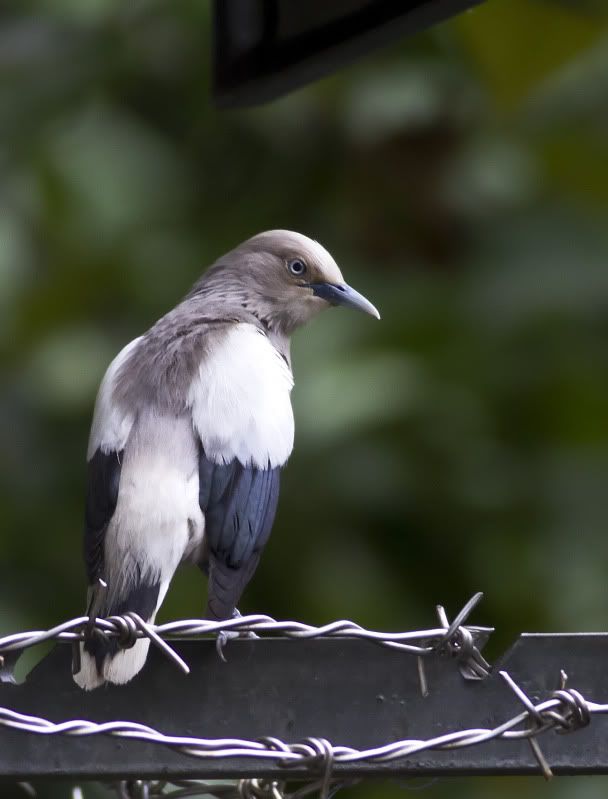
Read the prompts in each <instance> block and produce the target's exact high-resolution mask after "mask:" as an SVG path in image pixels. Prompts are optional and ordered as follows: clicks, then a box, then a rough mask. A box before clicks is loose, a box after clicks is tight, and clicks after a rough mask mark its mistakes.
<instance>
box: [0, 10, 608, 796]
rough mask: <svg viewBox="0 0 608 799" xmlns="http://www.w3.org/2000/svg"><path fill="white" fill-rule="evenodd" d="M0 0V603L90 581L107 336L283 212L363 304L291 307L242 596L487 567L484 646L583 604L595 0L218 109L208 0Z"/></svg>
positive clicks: (595, 257)
mask: <svg viewBox="0 0 608 799" xmlns="http://www.w3.org/2000/svg"><path fill="white" fill-rule="evenodd" d="M0 23H1V24H0V129H1V137H0V175H1V178H0V353H1V358H2V376H1V385H2V391H1V392H0V438H1V442H2V445H1V452H2V456H1V459H0V530H1V536H0V634H6V633H8V632H14V631H16V630H19V629H27V628H32V627H33V628H42V627H46V626H47V625H52V624H54V623H57V622H59V621H62V620H64V619H66V618H68V617H73V616H75V615H79V614H80V613H81V612H82V611H83V610H84V595H85V579H84V573H83V565H82V561H81V519H82V515H83V492H84V476H85V469H84V455H85V449H86V442H87V434H88V426H89V423H90V419H91V412H92V406H93V401H94V397H95V392H96V389H97V386H98V383H99V380H100V378H101V376H102V374H103V372H104V370H105V368H106V366H107V364H108V363H109V361H110V360H111V358H112V357H113V355H114V354H115V353H116V352H117V351H118V350H119V349H120V348H121V347H122V346H123V345H124V344H125V343H126V342H127V341H129V340H130V339H132V338H133V337H135V336H136V335H138V334H140V333H141V332H142V331H144V330H145V329H146V328H147V327H148V326H150V324H151V323H153V322H154V321H155V320H156V319H157V318H158V317H159V316H161V315H162V314H163V313H164V312H165V311H166V310H168V309H169V308H170V307H171V306H172V305H173V304H175V302H176V301H177V300H178V299H179V298H180V297H181V296H182V295H183V294H184V293H185V292H186V290H187V289H188V287H189V286H190V284H191V283H192V282H193V281H194V280H195V279H196V278H197V276H198V275H199V273H200V272H201V270H202V269H203V268H204V267H205V266H206V265H208V264H209V263H210V262H212V261H213V260H214V259H215V258H216V257H218V256H219V255H220V254H222V253H223V252H224V251H226V250H227V249H229V248H231V247H232V246H234V245H235V244H236V243H237V242H239V241H241V240H242V239H244V238H246V237H248V236H250V235H252V234H254V233H256V232H258V231H260V230H263V229H266V228H277V227H285V228H294V229H296V230H299V231H301V232H303V233H306V234H309V235H311V236H313V237H315V238H318V239H319V240H320V241H321V242H322V243H323V244H325V245H326V246H327V247H328V249H330V250H331V252H332V253H333V254H334V255H335V257H336V260H337V261H338V263H339V264H340V265H341V266H342V268H343V271H344V273H345V276H346V278H347V279H348V281H349V282H350V283H352V284H353V285H355V286H356V287H357V288H358V289H359V290H361V291H362V292H363V293H365V294H366V295H367V296H368V297H369V298H370V299H371V300H372V301H373V302H374V303H375V304H376V305H377V306H378V307H379V308H380V310H381V313H382V317H383V318H382V322H381V323H376V322H374V321H373V320H371V319H368V318H366V317H363V316H361V315H356V314H351V313H347V312H345V311H338V310H335V311H333V312H331V313H327V314H325V315H324V316H322V317H321V318H320V319H319V320H318V321H317V322H316V323H315V324H313V325H311V326H310V327H308V328H307V329H305V330H303V331H302V332H300V333H299V335H297V337H296V340H295V342H294V353H293V361H294V370H295V377H296V388H295V390H294V394H293V399H294V405H295V415H296V431H297V432H296V447H295V452H294V455H293V457H292V459H291V460H290V463H289V466H288V468H287V469H286V470H285V472H284V477H283V482H282V495H281V502H280V508H279V513H278V517H277V522H276V524H275V528H274V533H273V536H272V538H271V541H270V544H269V546H268V548H267V550H266V553H265V556H264V558H263V560H262V563H261V566H260V568H259V570H258V572H257V575H256V577H255V579H254V582H253V583H252V585H251V587H250V588H249V589H248V591H247V593H246V595H245V598H244V601H243V602H242V604H241V610H242V611H244V612H265V613H269V614H271V615H273V616H276V617H279V618H287V617H295V618H298V619H301V620H304V621H308V622H311V623H321V622H326V621H329V620H332V619H335V618H342V617H347V618H353V619H354V620H356V621H358V622H360V623H362V624H364V625H369V626H372V627H375V628H379V629H395V628H399V629H406V628H416V627H420V626H432V625H433V624H434V623H435V614H434V606H435V604H436V603H438V602H441V603H442V604H444V605H445V606H446V607H447V609H448V612H449V613H450V614H452V615H453V614H454V613H455V612H456V611H457V610H459V609H460V607H461V606H462V605H463V604H464V602H465V601H466V600H467V599H468V598H469V597H470V596H471V595H472V594H473V593H474V592H475V591H478V590H482V591H484V592H485V600H484V602H483V604H482V605H481V607H480V608H478V610H477V611H476V612H475V614H474V618H473V619H472V621H473V622H474V623H479V624H491V625H495V626H496V627H497V632H496V634H495V636H494V637H493V640H492V641H491V643H490V645H489V649H488V652H489V654H490V656H491V657H496V656H497V655H499V654H500V653H501V652H502V651H504V649H505V648H506V647H508V645H509V643H510V642H511V641H512V640H513V638H514V636H515V635H516V634H517V633H518V632H519V631H521V630H529V631H530V630H535V631H536V630H538V631H546V632H549V631H557V630H581V631H585V630H596V629H597V630H603V629H606V628H607V627H608V623H607V622H608V588H607V585H606V572H607V569H608V535H606V516H607V511H608V491H607V488H606V483H607V478H608V412H607V397H608V346H607V339H608V225H607V215H608V7H607V6H606V4H605V2H603V0H597V2H593V0H578V1H577V2H574V0H573V1H572V2H567V0H552V1H551V0H488V2H486V3H485V4H482V5H481V6H480V7H478V8H476V9H475V10H473V11H471V12H469V13H466V14H463V15H461V16H459V17H457V18H456V19H454V20H452V21H450V22H447V23H444V24H442V25H440V26H438V27H436V28H434V29H433V30H431V31H429V32H426V33H423V34H420V35H417V36H415V37H412V38H410V39H407V40H404V41H403V42H402V43H400V44H399V45H398V46H394V47H391V48H388V49H385V50H383V51H381V52H377V53H376V54H374V55H372V56H370V57H368V58H366V59H365V60H363V61H361V62H359V63H358V64H357V65H356V66H354V67H351V68H348V69H345V70H343V71H342V72H340V73H339V74H338V75H336V76H335V77H331V78H329V79H326V80H323V81H321V82H320V83H318V84H316V85H315V86H313V87H311V88H307V89H304V90H301V91H298V92H296V93H295V94H293V95H291V96H289V97H287V98H286V99H283V100H280V101H277V102H274V103H272V104H269V105H267V106H265V107H261V108H258V109H254V110H248V111H239V112H235V111H232V112H218V111H216V110H215V109H214V108H213V107H212V105H211V102H210V99H209V79H210V75H209V60H210V53H209V42H210V37H209V34H210V10H209V7H208V5H207V3H206V2H205V1H204V0H180V2H174V3H171V2H169V1H168V0H167V1H165V2H160V0H146V2H139V1H138V2H129V3H124V2H122V0H46V1H45V0H37V1H36V2H34V1H33V0H32V1H31V2H28V0H14V1H13V2H11V1H10V0H5V2H4V3H3V4H2V10H1V11H0ZM204 590H205V589H204V581H202V580H201V578H200V576H199V574H198V573H197V572H196V570H194V569H190V570H188V569H187V570H185V571H184V572H183V573H182V574H181V576H180V577H179V579H178V580H177V581H176V582H175V583H174V587H173V589H172V590H171V592H170V594H169V597H168V600H167V601H166V603H165V606H164V608H163V610H162V615H161V617H160V618H161V619H168V618H174V617H180V616H181V617H184V616H186V617H192V616H196V615H199V614H201V613H202V610H203V607H204ZM408 786H409V788H412V787H420V786H419V785H417V784H416V783H408ZM607 788H608V780H607V779H604V778H593V779H582V778H576V779H568V780H565V779H562V780H555V781H553V782H552V783H551V784H550V785H548V786H545V785H544V784H542V783H541V782H540V777H539V778H538V779H504V778H503V779H461V780H454V779H451V780H437V781H435V782H434V783H432V784H431V785H430V786H428V787H426V790H425V792H424V793H425V795H426V796H428V797H435V796H437V797H447V796H450V797H451V796H454V797H465V796H466V797H474V798H475V799H476V798H477V797H480V798H481V797H483V796H485V795H486V794H487V793H488V792H491V793H492V795H493V796H498V797H500V796H504V797H508V796H511V795H513V794H514V793H515V792H516V791H517V792H518V793H519V794H520V795H521V796H525V797H527V796H529V797H532V796H533V795H535V793H536V792H537V791H539V790H542V791H543V793H544V794H545V795H547V796H550V797H569V796H574V795H576V796H577V797H588V798H589V799H592V798H593V797H595V796H598V797H599V796H603V795H604V794H605V792H606V789H607ZM407 790H408V787H406V786H404V785H394V784H390V783H388V784H380V783H373V782H370V783H367V784H365V785H363V786H361V787H360V788H358V789H356V790H353V791H351V792H350V794H349V795H351V796H357V797H361V799H363V798H364V797H369V799H371V798H372V797H378V799H392V797H396V796H397V795H399V794H401V793H403V792H404V791H407ZM39 792H40V796H42V797H45V796H49V797H51V796H60V795H61V796H63V795H66V789H65V786H56V787H52V786H39ZM85 795H86V796H87V797H88V796H104V795H105V794H104V793H103V792H102V791H101V789H99V790H97V791H96V790H91V789H87V792H86V794H85Z"/></svg>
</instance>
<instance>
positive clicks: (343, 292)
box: [199, 230, 380, 335]
mask: <svg viewBox="0 0 608 799" xmlns="http://www.w3.org/2000/svg"><path fill="white" fill-rule="evenodd" d="M199 287H200V288H201V289H203V291H204V293H211V292H212V293H213V294H214V295H215V296H216V297H217V298H218V299H219V298H221V299H222V300H224V301H225V302H226V303H235V302H236V303H238V304H239V305H240V306H241V307H243V308H245V309H246V310H247V311H249V312H251V313H253V314H255V315H256V316H257V317H258V318H259V319H261V320H262V321H263V322H264V324H266V325H268V327H270V328H272V329H274V330H276V331H277V332H281V333H283V334H285V335H290V334H291V333H292V332H293V331H294V330H295V329H296V328H297V327H300V326H301V325H303V324H305V323H306V322H308V321H309V320H310V319H311V318H312V317H313V316H315V315H316V314H317V313H319V311H322V310H323V309H324V308H328V307H329V306H331V305H343V306H345V307H349V308H354V309H356V310H359V311H363V312H364V313H368V314H370V315H371V316H375V317H376V319H379V318H380V314H379V313H378V311H377V310H376V308H375V307H374V306H373V305H372V304H371V302H369V300H367V299H366V298H365V297H364V296H363V295H362V294H359V292H358V291H355V289H352V288H351V287H350V286H348V285H347V284H346V283H345V282H344V278H343V277H342V273H341V272H340V269H339V268H338V265H337V264H336V262H335V261H334V259H333V258H332V256H331V255H330V254H329V253H328V252H327V250H326V249H325V248H324V247H322V246H321V245H320V244H318V243H317V242H316V241H313V239H309V238H308V237H307V236H303V235H302V234H300V233H294V232H293V231H290V230H269V231H266V232H265V233H259V234H258V235H257V236H253V237H252V238H250V239H247V241H245V242H243V243H242V244H240V245H239V246H238V247H237V248H236V249H234V250H232V251H231V252H229V253H227V254H226V255H224V256H223V257H222V258H220V259H219V260H218V261H217V262H216V263H215V264H214V265H213V266H212V267H211V269H210V270H209V271H208V272H207V273H206V274H205V275H204V276H203V278H202V280H201V281H200V283H199Z"/></svg>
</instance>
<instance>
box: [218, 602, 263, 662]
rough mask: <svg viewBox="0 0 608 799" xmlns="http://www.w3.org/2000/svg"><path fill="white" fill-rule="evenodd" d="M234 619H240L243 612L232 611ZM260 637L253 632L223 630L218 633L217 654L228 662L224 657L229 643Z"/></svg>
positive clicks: (236, 609)
mask: <svg viewBox="0 0 608 799" xmlns="http://www.w3.org/2000/svg"><path fill="white" fill-rule="evenodd" d="M232 618H233V619H240V618H241V612H240V611H239V609H238V608H235V609H234V610H233V611H232ZM259 637H260V636H259V635H256V634H255V633H254V632H253V631H252V630H248V631H247V632H239V631H238V630H222V631H221V632H220V633H218V636H217V640H216V643H215V646H216V649H217V653H218V655H219V656H220V657H221V659H222V660H223V661H224V663H225V662H226V657H225V655H224V648H225V646H226V644H227V643H228V641H234V639H235V638H259Z"/></svg>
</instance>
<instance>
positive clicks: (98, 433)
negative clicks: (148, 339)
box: [87, 336, 142, 460]
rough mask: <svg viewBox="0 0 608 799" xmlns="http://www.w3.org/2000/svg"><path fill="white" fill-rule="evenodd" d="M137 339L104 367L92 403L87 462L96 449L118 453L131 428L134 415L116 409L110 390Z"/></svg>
mask: <svg viewBox="0 0 608 799" xmlns="http://www.w3.org/2000/svg"><path fill="white" fill-rule="evenodd" d="M141 338H142V337H141V336H139V337H138V338H136V339H133V341H131V342H130V343H129V344H127V346H126V347H123V349H122V350H121V351H120V352H119V353H118V355H117V356H116V358H114V360H113V361H112V363H111V364H110V365H109V366H108V369H107V371H106V373H105V375H104V377H103V380H102V381H101V385H100V386H99V391H98V392H97V399H96V400H95V411H94V412H93V423H92V424H91V433H90V435H89V446H88V449H87V460H90V459H91V458H92V457H93V455H94V454H95V452H96V450H98V449H101V451H102V452H105V453H107V452H119V451H120V450H122V449H124V446H125V444H126V443H127V438H128V436H129V432H130V431H131V427H132V426H133V420H134V416H133V414H132V413H127V412H125V411H124V410H123V409H121V408H118V407H117V406H116V404H115V403H114V402H113V400H112V392H113V390H114V380H115V378H116V373H117V372H118V370H119V369H120V367H121V366H122V364H123V363H124V362H125V360H126V359H127V358H128V356H129V355H130V353H131V352H132V351H133V349H134V348H135V346H136V345H137V344H138V343H139V342H140V341H141Z"/></svg>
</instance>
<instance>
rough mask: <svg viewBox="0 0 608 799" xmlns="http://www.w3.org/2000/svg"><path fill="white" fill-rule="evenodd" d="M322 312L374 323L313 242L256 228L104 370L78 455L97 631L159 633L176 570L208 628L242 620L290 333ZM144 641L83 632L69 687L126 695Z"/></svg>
mask: <svg viewBox="0 0 608 799" xmlns="http://www.w3.org/2000/svg"><path fill="white" fill-rule="evenodd" d="M330 306H345V307H349V308H353V309H357V310H359V311H363V312H365V313H367V314H370V315H371V316H373V317H376V318H378V319H379V318H380V314H379V313H378V311H377V310H376V308H375V307H374V306H373V305H372V304H371V302H369V300H367V299H366V298H365V297H364V296H363V295H362V294H360V293H359V292H357V291H355V290H354V289H353V288H351V287H350V286H348V285H347V284H346V283H345V282H344V278H343V276H342V273H341V271H340V269H339V268H338V265H337V264H336V262H335V260H334V258H333V257H332V256H331V255H330V253H329V252H328V251H327V250H326V249H325V248H324V247H323V246H322V245H321V244H319V243H318V242H316V241H315V240H313V239H311V238H308V237H307V236H305V235H303V234H300V233H296V232H293V231H289V230H270V231H266V232H263V233H259V234H257V235H255V236H253V237H251V238H249V239H247V240H246V241H244V242H243V243H242V244H240V245H238V246H237V247H236V248H235V249H233V250H231V251H230V252H228V253H226V254H225V255H223V256H221V257H220V258H219V259H218V260H217V261H215V263H213V264H212V265H211V266H210V267H209V268H208V269H207V270H206V271H205V272H204V273H203V275H202V277H200V278H199V279H198V281H197V282H195V283H194V285H193V286H192V288H191V289H190V291H189V292H188V293H187V294H186V295H185V297H184V298H183V299H182V300H181V302H179V303H178V304H177V305H176V306H175V307H174V308H173V309H172V310H170V311H169V312H168V313H167V314H166V315H164V316H163V317H162V318H161V319H159V320H158V321H157V322H156V323H155V324H154V325H153V326H152V327H150V328H149V330H148V331H147V332H145V333H144V334H143V335H141V336H139V337H138V338H136V339H134V340H133V341H131V342H130V343H129V344H127V345H126V346H125V347H124V348H123V349H122V350H121V351H120V352H119V353H118V355H117V356H116V357H115V358H114V360H113V361H112V362H111V363H110V365H109V367H108V369H107V371H106V373H105V375H104V377H103V379H102V381H101V384H100V387H99V391H98V394H97V398H96V402H95V409H94V412H93V420H92V424H91V430H90V436H89V444H88V450H87V479H86V502H85V523H84V560H85V565H86V574H87V580H88V593H87V603H88V604H87V615H88V616H89V618H90V619H91V620H93V619H95V618H96V617H103V618H106V617H109V616H119V615H123V614H126V613H129V612H132V613H136V614H138V615H139V617H141V619H143V620H144V621H145V622H149V623H153V622H154V619H155V617H156V614H157V611H158V609H159V607H160V606H161V604H162V602H163V600H164V598H165V595H166V593H167V589H168V588H169V584H170V582H171V580H172V578H173V576H174V573H175V571H176V570H177V568H178V566H179V565H180V564H181V563H184V562H191V563H194V564H196V565H198V566H199V567H200V569H201V570H202V571H203V572H204V573H205V574H206V576H207V580H208V583H207V605H206V609H205V617H206V618H207V619H211V620H218V621H221V620H226V619H231V618H233V617H236V616H238V615H240V614H239V611H238V608H237V605H238V603H239V600H240V598H241V595H242V593H243V591H244V589H245V587H246V585H247V584H248V582H249V581H250V579H251V577H252V576H253V574H254V572H255V569H256V567H257V565H258V561H259V559H260V555H261V553H262V550H263V549H264V547H265V545H266V543H267V541H268V538H269V536H270V531H271V528H272V525H273V521H274V517H275V512H276V509H277V502H278V496H279V482H280V473H281V469H282V468H283V467H284V466H285V464H286V462H287V459H288V458H289V456H290V455H291V452H292V448H293V441H294V417H293V411H292V406H291V390H292V387H293V384H294V381H293V374H292V368H291V356H290V340H291V336H292V334H293V333H294V331H295V330H297V329H298V328H300V327H301V326H303V325H304V324H306V323H307V322H308V321H310V320H311V319H312V318H313V317H315V316H316V315H317V314H318V313H319V312H320V311H322V310H323V309H325V308H329V307H330ZM149 643H150V642H149V639H148V638H146V637H143V638H139V639H138V640H137V641H136V642H135V643H134V645H133V646H131V647H129V648H122V647H120V646H119V644H118V642H117V640H116V638H112V637H110V636H105V635H103V634H99V631H98V629H97V627H96V626H95V625H94V624H93V623H91V624H90V625H89V628H88V630H85V633H84V640H83V641H81V642H80V644H79V645H78V647H77V652H76V658H75V663H74V668H73V671H74V672H75V673H74V675H73V676H74V680H75V681H76V683H77V684H78V685H79V686H80V687H81V688H83V689H85V690H91V689H94V688H97V687H98V686H100V685H102V684H104V683H113V684H119V685H120V684H124V683H127V682H129V681H130V680H131V679H132V678H133V677H134V676H135V675H136V674H137V673H138V672H139V671H140V670H141V669H142V667H143V666H144V664H145V661H146V657H147V653H148V648H149Z"/></svg>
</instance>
